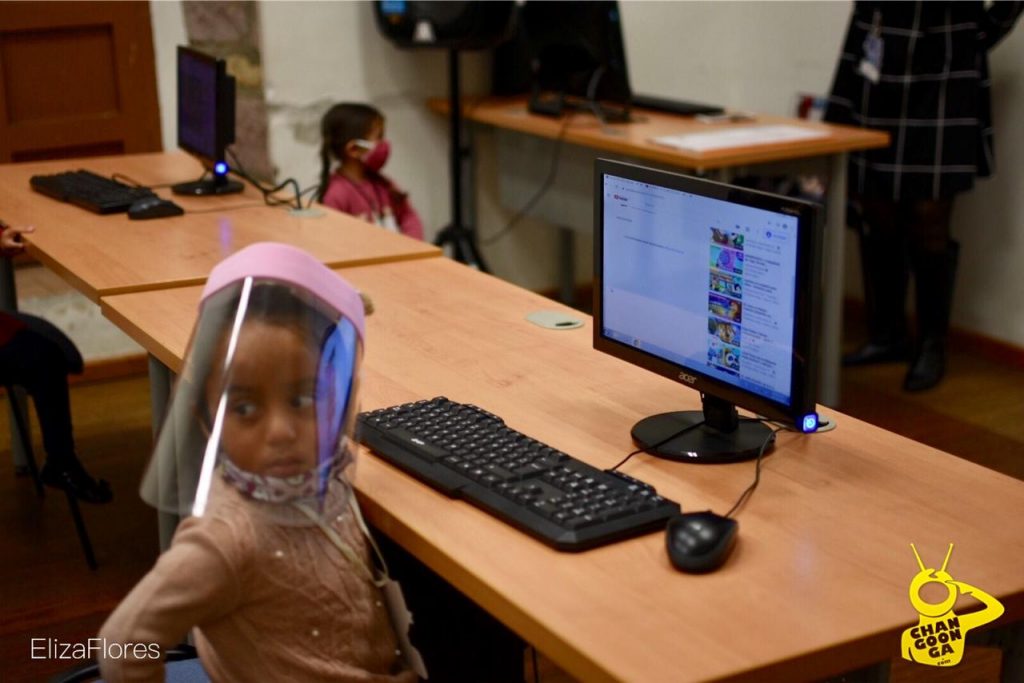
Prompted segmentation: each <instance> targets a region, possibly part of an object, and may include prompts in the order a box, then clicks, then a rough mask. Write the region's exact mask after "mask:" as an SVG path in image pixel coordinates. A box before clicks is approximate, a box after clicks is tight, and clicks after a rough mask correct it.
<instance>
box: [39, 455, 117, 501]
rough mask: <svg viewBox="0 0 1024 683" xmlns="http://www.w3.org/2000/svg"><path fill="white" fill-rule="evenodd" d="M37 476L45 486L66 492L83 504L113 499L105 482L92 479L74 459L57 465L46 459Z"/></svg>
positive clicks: (76, 459) (104, 480) (108, 485)
mask: <svg viewBox="0 0 1024 683" xmlns="http://www.w3.org/2000/svg"><path fill="white" fill-rule="evenodd" d="M39 476H40V478H41V479H42V480H43V483H44V484H46V485H47V486H52V487H53V488H57V489H62V490H64V491H67V492H68V493H70V494H71V495H73V496H74V497H75V498H78V499H79V500H81V501H83V502H85V503H95V504H103V503H109V502H110V501H111V500H113V498H114V494H113V493H112V492H111V490H110V484H108V483H107V480H106V479H94V478H93V477H92V476H90V475H89V473H88V472H86V471H85V468H84V467H83V466H82V463H80V462H79V461H78V458H76V457H71V458H68V459H65V460H63V461H61V462H59V463H56V462H53V461H52V460H49V459H47V461H46V464H44V465H43V469H42V471H41V472H40V473H39Z"/></svg>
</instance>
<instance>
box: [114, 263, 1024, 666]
mask: <svg viewBox="0 0 1024 683" xmlns="http://www.w3.org/2000/svg"><path fill="white" fill-rule="evenodd" d="M341 273H342V275H343V276H344V277H346V278H348V279H349V280H350V281H351V282H352V283H353V284H354V285H356V286H358V287H360V288H361V289H362V290H363V291H365V292H367V293H369V294H370V296H371V297H372V298H373V300H374V302H375V304H376V309H377V310H376V312H375V313H374V314H373V315H372V316H370V317H369V318H368V321H367V330H368V331H367V350H366V357H365V363H364V366H363V368H364V372H363V382H362V385H361V389H362V402H363V406H364V408H366V409H372V408H377V407H382V406H385V405H392V404H396V403H401V402H405V401H409V400H414V399H420V398H424V397H430V396H435V395H445V396H448V397H449V398H451V399H453V400H457V401H465V402H472V403H476V404H478V405H480V406H482V407H483V408H485V409H487V410H490V411H492V412H495V413H497V414H499V415H501V416H502V417H504V418H505V420H506V421H507V422H508V424H509V425H510V426H512V427H514V428H516V429H519V430H521V431H523V432H526V433H528V434H530V435H532V436H534V437H536V438H539V439H541V440H543V441H546V442H548V443H550V444H551V445H552V446H555V447H557V448H561V449H564V450H565V451H567V452H569V453H571V454H572V455H574V456H575V457H577V458H580V459H581V460H585V461H587V462H590V463H591V464H593V465H596V466H599V467H609V466H611V465H613V464H614V463H616V462H617V461H618V460H619V459H620V458H621V457H622V456H623V455H624V454H625V453H627V452H629V451H631V450H632V449H633V446H632V444H631V442H630V437H629V430H630V427H631V426H632V424H633V423H634V422H635V421H636V420H638V419H640V418H641V417H644V416H646V415H649V414H652V413H655V412H662V411H665V410H674V409H687V408H690V409H693V408H697V407H698V397H697V394H696V393H694V392H692V391H690V390H687V389H686V388H684V387H682V386H681V385H679V384H676V383H673V382H671V381H668V380H666V379H663V378H660V377H657V376H654V375H652V374H650V373H647V372H645V371H642V370H639V369H637V368H634V367H632V366H630V365H628V364H626V363H623V362H621V361H619V360H617V359H614V358H611V357H609V356H606V355H604V354H601V353H597V352H595V351H593V350H592V348H591V335H592V327H591V323H590V320H589V319H586V318H585V321H586V324H585V325H584V327H583V328H580V329H576V330H563V331H551V330H545V329H542V328H540V327H536V326H534V325H532V324H530V323H528V322H526V321H525V320H524V318H525V316H526V315H527V314H528V313H530V312H532V311H535V310H540V309H562V310H566V309H564V307H562V306H560V305H559V304H556V303H554V302H551V301H549V300H547V299H543V298H541V297H538V296H537V295H535V294H532V293H530V292H527V291H525V290H522V289H520V288H517V287H514V286H512V285H509V284H507V283H504V282H501V281H499V280H497V279H495V278H492V277H490V276H487V275H483V274H481V273H479V272H477V271H474V270H472V269H469V268H466V267H464V266H460V265H459V264H456V263H453V262H451V261H449V260H447V259H429V260H421V261H414V262H405V263H394V264H387V265H379V266H374V267H369V268H349V269H345V270H344V271H341ZM198 296H199V288H186V289H175V290H163V291H159V292H148V293H140V294H126V295H121V296H114V297H106V298H104V299H103V301H102V305H103V310H104V312H105V314H106V315H107V316H108V317H110V318H111V319H112V320H115V321H116V322H118V323H119V324H122V325H127V328H126V329H127V331H128V332H129V334H131V335H132V336H133V337H134V338H135V339H136V340H137V341H139V342H140V343H142V344H144V345H147V348H150V350H151V352H152V353H154V355H156V356H157V357H161V358H166V359H167V360H168V361H170V362H171V366H172V367H174V368H176V369H177V368H180V362H181V356H182V354H183V352H184V349H185V344H186V340H187V335H188V329H189V328H190V326H191V323H192V321H193V320H194V317H195V314H194V310H195V304H196V302H197V301H198ZM833 415H834V417H836V419H837V421H838V423H839V426H838V428H837V429H836V430H835V431H833V432H829V433H823V434H816V435H811V436H802V435H796V434H791V433H783V434H780V435H779V439H778V446H777V448H776V451H775V453H774V454H773V455H771V456H769V457H768V458H766V459H765V461H764V463H763V472H762V481H761V484H760V487H759V488H758V489H757V491H756V492H755V493H754V495H753V497H752V498H751V500H750V502H749V503H748V505H747V506H746V507H745V508H744V509H742V510H741V511H740V513H739V515H738V519H739V521H740V532H739V533H740V540H739V545H738V547H737V548H736V550H735V551H734V553H733V555H732V557H731V558H730V559H729V561H728V562H727V564H726V565H725V566H724V567H722V568H721V569H719V570H718V571H716V572H714V573H712V574H708V575H704V576H693V575H685V574H680V573H678V572H676V571H674V570H673V569H672V568H671V566H670V565H669V563H668V560H667V557H666V554H665V548H664V537H663V535H662V534H660V533H655V534H650V535H647V536H644V537H642V538H637V539H633V540H630V541H626V542H622V543H617V544H614V545H611V546H607V547H604V548H599V549H595V550H592V551H588V552H586V553H583V554H579V555H569V554H563V553H558V552H555V551H553V550H551V549H549V548H547V547H546V546H544V545H542V544H540V543H538V542H536V541H533V540H532V539H530V538H529V537H527V536H525V535H523V534H520V533H519V532H517V531H515V530H513V529H512V528H511V527H508V526H506V525H504V524H502V523H500V522H497V521H496V520H494V519H493V518H491V517H490V516H489V515H487V514H485V513H483V512H480V511H478V510H476V509H475V508H472V507H471V506H469V505H467V504H466V503H463V502H457V501H452V500H449V499H447V498H445V497H444V496H442V495H441V494H438V493H435V492H434V491H433V490H431V489H429V488H428V487H426V486H424V485H422V484H420V483H418V482H417V481H416V480H414V479H412V478H411V477H408V476H406V475H404V474H402V473H400V472H398V471H396V470H395V469H394V468H392V467H390V466H389V465H386V464H385V463H383V462H382V461H380V460H378V459H377V458H375V457H374V456H373V455H371V454H369V453H368V452H366V451H365V450H364V451H363V452H362V453H361V459H360V462H359V463H358V464H357V471H356V486H357V488H358V490H359V492H360V495H361V499H362V501H363V504H364V506H365V509H366V510H367V514H368V516H369V517H370V518H371V520H372V521H373V523H374V524H375V525H376V526H377V527H378V528H380V529H382V530H383V531H385V532H386V533H387V534H388V535H389V536H391V537H392V538H394V539H395V540H397V541H398V542H399V543H401V544H402V545H403V546H405V547H406V548H408V549H409V550H411V551H412V552H413V553H415V554H416V555H417V556H418V557H420V558H421V559H422V560H423V561H424V562H426V563H427V564H428V565H430V566H431V567H432V568H434V570H436V571H437V572H439V573H440V574H441V575H443V576H444V577H445V578H446V579H447V580H449V581H450V582H451V583H453V584H454V585H455V586H457V587H458V588H459V589H460V590H462V591H463V592H465V593H466V594H467V595H469V596H470V597H471V598H472V599H473V600H475V601H476V602H478V603H479V604H480V605H482V606H483V607H484V608H486V609H487V610H488V611H489V612H491V613H492V614H494V615H495V616H497V617H498V618H499V619H501V620H502V621H503V622H505V623H506V624H507V625H509V626H510V627H511V628H513V629H514V630H515V631H517V632H518V633H519V634H520V635H521V636H523V637H524V638H525V639H526V640H528V641H530V642H531V643H533V644H535V645H536V646H537V647H538V648H539V649H540V650H541V651H543V652H544V653H545V654H546V655H547V656H549V657H550V658H552V659H553V660H554V661H555V662H556V663H557V664H558V665H559V666H561V667H562V668H564V669H565V670H566V671H568V672H570V673H571V674H572V675H574V676H576V677H577V678H579V679H580V680H582V681H588V683H589V682H590V681H631V682H632V681H637V682H639V681H643V682H644V683H650V682H659V681H666V682H672V683H678V682H680V681H688V680H706V679H723V680H742V681H793V680H808V679H818V678H822V677H825V676H830V675H834V674H838V673H840V672H843V671H848V670H851V669H856V668H859V667H861V666H864V665H868V664H871V663H873V662H879V661H882V660H887V659H888V658H890V657H893V656H897V653H898V650H899V643H900V632H901V631H902V629H904V628H907V627H908V626H910V625H911V624H914V623H916V621H917V619H916V613H915V612H914V610H913V608H912V607H911V605H910V602H909V601H908V599H907V590H908V587H909V585H910V580H911V578H912V577H913V575H914V573H915V572H916V571H917V565H916V563H915V560H914V556H913V553H912V552H911V549H910V545H909V544H910V543H912V542H913V543H915V544H916V546H917V548H918V549H919V550H920V551H921V553H922V556H923V558H924V559H925V560H926V561H927V562H928V563H929V564H930V565H938V564H939V563H941V561H942V557H943V556H944V555H945V551H946V547H947V544H948V543H950V542H953V543H955V544H956V547H955V549H954V551H953V555H952V559H951V561H950V564H949V567H948V570H949V571H950V573H951V574H952V575H953V577H954V578H955V579H957V580H960V581H965V582H968V583H971V584H973V585H976V586H978V587H980V588H982V589H984V590H985V591H987V592H989V593H991V594H992V595H994V596H996V597H998V598H999V599H1000V600H1002V602H1003V604H1004V606H1005V607H1006V614H1005V615H1004V616H1003V617H1002V618H1001V619H1000V621H999V622H997V624H1001V625H1005V624H1009V623H1011V622H1013V621H1017V620H1020V619H1021V618H1022V617H1024V573H1022V572H1021V571H1020V566H1021V564H1022V562H1024V522H1022V521H1021V520H1022V517H1021V511H1022V510H1024V484H1022V483H1021V482H1019V481H1017V480H1014V479H1011V478H1009V477H1006V476H1003V475H1001V474H998V473H996V472H993V471H991V470H987V469H984V468H982V467H979V466H976V465H973V464H971V463H968V462H966V461H963V460H960V459H958V458H956V457H953V456H951V455H948V454H946V453H942V452H941V451H937V450H935V449H933V448H930V447H928V446H924V445H922V444H919V443H915V442H912V441H909V440H907V439H904V438H902V437H899V436H896V435H894V434H891V433H888V432H885V431H883V430H881V429H878V428H876V427H873V426H871V425H868V424H866V423H863V422H859V421H857V420H855V419H853V418H850V417H847V416H844V415H835V414H833ZM753 469H754V468H753V464H752V463H749V462H747V463H740V464H735V465H724V466H688V465H685V464H681V463H673V462H667V461H661V460H656V459H654V458H651V457H649V456H643V455H641V456H635V457H634V458H633V460H631V461H630V462H629V463H628V464H627V465H625V466H624V467H623V470H624V471H625V472H626V473H628V474H631V475H634V476H637V477H639V478H641V479H644V480H646V481H648V482H650V483H652V484H654V485H655V486H657V487H658V489H659V491H660V492H661V493H663V494H664V495H666V496H669V497H671V498H674V499H675V500H677V501H679V502H680V503H681V504H682V506H683V509H684V510H702V509H708V508H710V509H713V510H715V511H718V512H720V513H724V512H725V511H726V510H727V509H728V508H729V507H730V506H731V505H732V503H733V502H734V501H735V500H736V498H737V497H738V496H739V494H740V492H741V491H743V489H744V488H745V487H746V486H747V485H748V484H749V483H750V481H751V479H752V476H753ZM968 602H969V601H968ZM968 609H973V607H968V605H964V606H962V607H961V606H958V608H957V611H958V612H965V611H967V610H968Z"/></svg>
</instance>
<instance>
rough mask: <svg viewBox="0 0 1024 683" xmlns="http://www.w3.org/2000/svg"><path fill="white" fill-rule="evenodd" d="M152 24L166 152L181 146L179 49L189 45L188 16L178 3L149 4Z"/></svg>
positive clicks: (161, 121) (161, 130)
mask: <svg viewBox="0 0 1024 683" xmlns="http://www.w3.org/2000/svg"><path fill="white" fill-rule="evenodd" d="M149 16H150V21H151V23H152V25H153V51H154V52H155V53H156V54H155V59H154V62H155V64H156V91H157V99H158V100H159V102H160V132H161V136H162V137H163V145H164V149H165V150H171V149H175V148H177V146H178V123H177V112H178V110H177V101H178V96H177V92H178V90H177V88H178V82H177V77H176V74H177V59H178V57H177V47H178V45H187V44H188V38H187V36H186V35H185V15H184V14H183V13H182V11H181V3H180V2H177V1H176V0H174V1H172V0H167V1H166V2H151V3H149Z"/></svg>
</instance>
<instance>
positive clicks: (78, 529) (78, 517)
mask: <svg viewBox="0 0 1024 683" xmlns="http://www.w3.org/2000/svg"><path fill="white" fill-rule="evenodd" d="M5 388H6V389H7V396H8V399H10V397H12V396H13V393H12V391H11V390H12V388H13V387H11V386H10V385H6V386H5ZM11 412H12V413H13V414H14V422H15V426H16V428H17V430H18V433H19V434H21V439H22V441H23V442H24V443H25V460H26V461H27V462H28V468H29V471H30V472H31V473H32V481H33V482H35V485H36V493H38V494H39V497H40V498H42V497H43V490H44V489H43V480H42V478H41V477H40V476H39V467H38V465H36V457H35V453H34V452H33V451H32V443H31V441H29V439H28V438H27V437H28V429H26V428H25V416H24V415H23V414H22V412H21V407H20V406H18V404H17V403H15V402H14V401H11ZM64 493H65V495H67V498H68V508H70V510H71V520H72V521H73V522H74V523H75V533H77V534H78V542H79V543H80V544H81V545H82V552H83V553H85V562H86V564H88V565H89V569H93V570H95V569H96V566H97V565H96V556H95V555H94V554H93V552H92V541H90V540H89V532H88V531H86V529H85V520H83V519H82V511H81V510H80V509H79V507H78V501H77V500H76V499H75V497H74V496H73V495H71V493H70V492H67V491H65V492H64Z"/></svg>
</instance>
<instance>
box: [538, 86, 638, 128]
mask: <svg viewBox="0 0 1024 683" xmlns="http://www.w3.org/2000/svg"><path fill="white" fill-rule="evenodd" d="M526 109H527V111H529V112H530V113H532V114H540V115H541V116H552V117H554V118H560V117H561V116H562V115H563V114H565V113H566V112H567V111H585V112H589V113H591V114H593V115H594V116H595V117H596V118H597V119H598V120H599V121H601V123H606V124H607V123H629V122H630V121H632V120H633V118H632V116H630V108H629V106H628V105H626V104H609V103H607V102H599V101H597V100H591V99H586V98H582V97H571V96H568V95H566V94H565V93H564V92H544V91H540V90H536V89H535V90H534V91H533V92H532V93H531V94H530V99H529V101H528V103H527V105H526Z"/></svg>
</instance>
